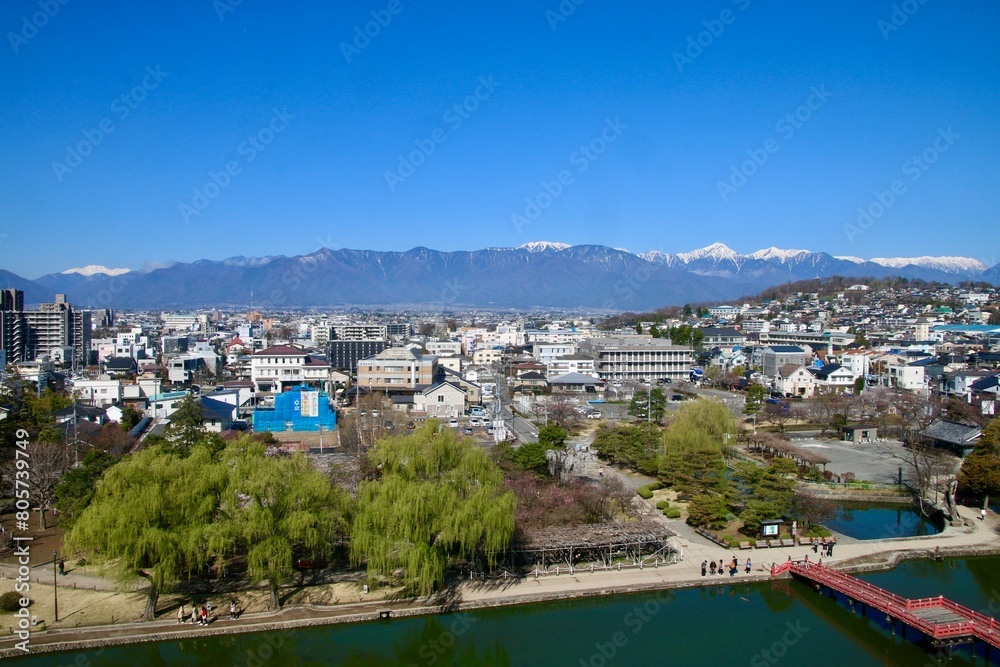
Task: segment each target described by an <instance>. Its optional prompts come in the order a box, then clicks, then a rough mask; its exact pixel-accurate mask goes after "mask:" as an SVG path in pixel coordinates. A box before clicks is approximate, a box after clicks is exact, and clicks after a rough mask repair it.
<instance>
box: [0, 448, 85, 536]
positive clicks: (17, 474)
mask: <svg viewBox="0 0 1000 667" xmlns="http://www.w3.org/2000/svg"><path fill="white" fill-rule="evenodd" d="M68 469H69V457H68V456H67V454H66V448H65V447H64V446H63V445H61V444H59V443H54V442H47V441H45V440H39V441H37V442H32V443H30V444H29V445H28V446H27V456H26V457H16V458H14V459H12V460H11V461H9V462H8V463H7V465H6V466H5V467H4V480H5V482H6V486H7V487H8V488H9V489H14V488H16V487H17V485H18V480H23V481H24V482H26V483H27V486H28V489H29V498H30V500H31V502H32V503H34V504H37V505H38V528H39V530H46V529H47V528H48V525H47V523H46V521H45V513H46V511H47V509H48V508H49V506H50V505H52V504H53V503H54V501H55V497H56V494H55V490H56V486H57V485H58V484H59V481H60V480H61V479H62V476H63V474H64V473H65V472H66V470H68ZM22 488H23V487H22Z"/></svg>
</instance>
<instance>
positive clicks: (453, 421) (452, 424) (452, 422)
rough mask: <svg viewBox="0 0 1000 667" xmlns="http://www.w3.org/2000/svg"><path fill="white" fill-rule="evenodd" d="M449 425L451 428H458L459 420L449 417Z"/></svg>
mask: <svg viewBox="0 0 1000 667" xmlns="http://www.w3.org/2000/svg"><path fill="white" fill-rule="evenodd" d="M448 426H449V428H458V420H457V419H449V420H448Z"/></svg>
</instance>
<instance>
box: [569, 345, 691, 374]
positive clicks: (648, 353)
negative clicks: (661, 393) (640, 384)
mask: <svg viewBox="0 0 1000 667" xmlns="http://www.w3.org/2000/svg"><path fill="white" fill-rule="evenodd" d="M579 354H582V355H585V356H587V357H590V358H591V359H593V360H594V371H595V372H596V373H597V377H599V378H600V379H602V380H630V381H637V380H647V381H652V380H654V379H659V378H670V379H671V380H686V379H687V378H688V376H689V375H690V372H691V367H692V366H693V365H694V348H691V347H687V346H684V345H674V344H673V343H672V342H671V341H670V340H669V339H664V338H639V337H635V338H632V339H629V338H589V339H587V340H585V341H583V342H582V343H580V349H579Z"/></svg>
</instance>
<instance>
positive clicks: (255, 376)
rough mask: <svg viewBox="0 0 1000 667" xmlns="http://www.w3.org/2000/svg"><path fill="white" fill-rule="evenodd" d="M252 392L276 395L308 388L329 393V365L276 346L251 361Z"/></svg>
mask: <svg viewBox="0 0 1000 667" xmlns="http://www.w3.org/2000/svg"><path fill="white" fill-rule="evenodd" d="M250 380H251V381H252V382H253V385H254V391H255V392H256V393H257V394H258V395H260V394H264V393H275V394H279V393H281V392H282V391H284V390H285V389H286V388H287V387H292V386H296V385H307V386H310V387H316V388H317V389H320V390H321V391H325V392H327V393H330V391H331V388H330V364H329V363H328V362H327V361H326V360H325V359H319V358H315V357H312V356H310V355H308V354H306V352H305V350H303V349H301V348H298V347H294V346H292V345H275V346H272V347H269V348H266V349H263V350H260V351H259V352H254V354H253V355H252V356H251V357H250Z"/></svg>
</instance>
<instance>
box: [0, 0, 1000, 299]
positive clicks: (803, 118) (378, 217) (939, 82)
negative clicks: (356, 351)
mask: <svg viewBox="0 0 1000 667" xmlns="http://www.w3.org/2000/svg"><path fill="white" fill-rule="evenodd" d="M43 5H45V6H44V7H43ZM998 24H1000V8H998V7H997V6H996V5H995V4H983V3H978V4H973V5H969V6H964V7H955V6H946V5H935V4H933V3H930V4H921V3H919V2H916V1H915V0H914V1H913V2H910V3H895V4H894V3H885V4H883V3H875V4H869V3H860V2H850V3H847V4H846V5H845V4H843V3H841V4H838V5H837V6H836V8H834V7H833V6H832V5H831V6H823V5H820V6H808V7H803V6H798V5H796V4H792V3H781V4H779V5H768V6H763V5H759V4H758V3H753V2H750V1H749V0H733V1H731V2H717V3H712V4H711V5H705V4H699V5H698V6H696V7H672V8H664V7H658V6H655V5H654V4H653V3H641V4H639V5H637V6H636V7H633V8H630V9H629V11H623V10H622V9H621V8H616V7H612V6H609V5H602V4H600V3H581V4H576V3H574V2H569V1H567V2H563V3H559V2H555V1H549V2H525V3H517V4H516V5H515V6H508V5H500V4H497V5H489V6H485V7H461V8H448V9H442V8H440V7H435V6H433V5H424V4H421V3H410V2H406V1H404V0H392V1H387V2H381V1H380V2H374V3H349V4H348V5H347V6H338V7H326V6H321V5H320V4H318V3H309V4H307V5H305V6H304V7H303V8H299V9H298V10H297V11H295V12H291V11H289V10H287V9H283V8H273V7H265V6H256V5H253V4H248V3H237V2H232V1H230V0H220V1H219V2H216V3H203V4H199V5H197V6H191V7H129V8H127V9H126V8H122V7H118V6H115V5H114V4H112V3H98V4H97V5H94V6H88V7H86V8H84V7H83V6H80V7H77V6H76V5H75V4H65V5H64V4H60V3H58V2H57V3H54V4H52V5H51V7H50V6H49V5H47V4H46V3H38V2H14V3H11V4H10V5H8V6H6V7H5V8H4V9H3V10H0V27H2V28H3V29H4V30H3V32H4V34H5V36H6V38H7V39H6V40H5V41H7V46H6V47H4V49H3V50H4V54H3V56H0V57H2V58H4V59H6V60H7V62H6V63H5V66H4V68H3V74H2V75H0V82H2V83H0V86H2V87H0V89H2V90H3V92H4V95H3V96H2V98H0V113H2V114H3V117H4V118H5V126H6V127H7V128H8V133H7V137H6V141H7V143H6V147H7V150H6V151H5V152H4V155H3V156H0V178H2V179H3V181H4V183H5V185H6V187H5V188H4V194H3V196H2V197H0V268H3V269H6V270H9V271H12V272H13V273H16V274H18V275H22V276H24V277H26V278H29V279H34V278H37V277H39V276H41V275H44V274H48V273H57V272H61V271H65V270H67V269H70V268H76V267H83V266H87V265H92V264H93V265H103V266H106V267H109V268H116V267H128V268H131V269H140V268H142V267H144V266H146V267H148V266H151V265H152V266H156V265H161V264H170V263H173V262H193V261H196V260H199V259H211V260H221V259H225V258H228V257H233V256H247V257H262V256H273V255H286V256H297V255H307V254H309V253H311V252H314V251H315V250H317V249H318V248H320V247H330V248H334V249H336V248H356V249H371V250H384V251H405V250H408V249H410V248H413V247H417V246H426V247H430V248H434V249H437V250H442V251H455V250H474V249H478V248H486V247H517V246H520V245H522V244H524V243H527V242H530V241H536V240H542V239H545V240H550V241H558V242H565V243H569V244H573V245H580V244H599V245H606V246H609V247H624V248H628V249H630V250H631V251H632V252H635V253H641V252H646V251H650V250H661V251H665V252H688V251H691V250H693V249H696V248H702V247H705V246H708V245H710V244H712V243H713V242H722V243H725V244H726V245H727V246H729V247H730V248H732V249H733V250H735V251H737V252H739V253H742V254H748V253H751V252H753V251H756V250H758V249H762V248H767V247H771V246H776V247H779V248H783V249H788V248H805V249H809V250H812V251H816V252H820V251H822V252H828V253H830V254H832V255H835V256H848V255H849V256H857V257H863V258H872V257H918V256H962V257H969V258H973V259H977V260H979V261H981V262H983V263H984V264H987V265H989V266H992V265H994V264H996V263H997V261H998V260H997V258H996V255H995V250H994V249H995V248H996V247H997V246H998V245H1000V244H998V241H1000V231H997V230H1000V225H998V224H997V222H998V221H997V219H996V213H995V211H996V210H997V204H998V203H1000V201H998V200H1000V196H998V195H997V193H996V192H995V188H992V187H991V185H992V183H993V182H994V180H995V176H996V166H995V157H996V155H997V154H998V152H1000V128H998V127H997V125H996V123H995V120H994V119H995V118H996V117H997V115H998V114H997V112H998V111H1000V95H998V92H1000V91H998V86H997V84H998V74H997V73H998V72H1000V55H998V54H997V53H996V50H995V48H994V44H995V33H996V26H997V25H998ZM952 230H954V231H952ZM43 248H44V250H43Z"/></svg>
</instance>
